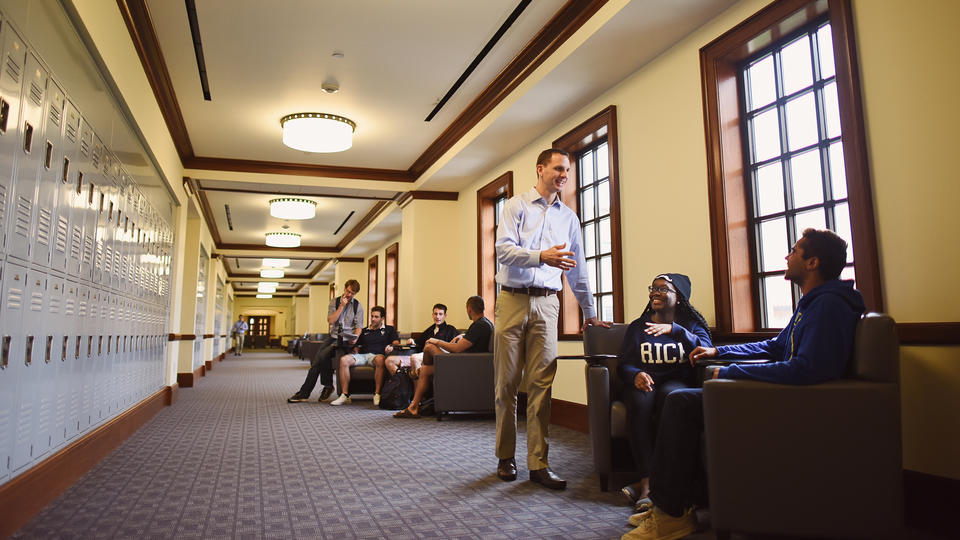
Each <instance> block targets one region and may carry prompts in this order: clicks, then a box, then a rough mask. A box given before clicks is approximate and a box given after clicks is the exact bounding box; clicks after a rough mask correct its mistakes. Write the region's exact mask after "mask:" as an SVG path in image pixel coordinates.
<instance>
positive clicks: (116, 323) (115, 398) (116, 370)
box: [105, 292, 125, 417]
mask: <svg viewBox="0 0 960 540" xmlns="http://www.w3.org/2000/svg"><path fill="white" fill-rule="evenodd" d="M109 295H110V323H109V324H108V325H107V327H106V328H105V331H106V333H107V359H108V365H109V366H110V380H111V382H110V386H109V387H108V388H107V392H108V394H109V396H110V403H109V411H110V416H111V417H113V416H115V415H116V414H117V412H118V411H122V410H123V409H125V407H123V406H122V404H121V401H122V395H123V391H124V388H123V385H122V380H123V370H124V369H125V366H124V358H123V355H122V354H120V351H118V350H117V348H116V346H115V343H114V342H116V343H119V342H120V335H119V334H120V332H119V330H118V329H119V327H120V318H119V317H120V315H121V310H120V306H121V305H122V298H121V297H120V295H118V294H117V293H114V292H110V293H109Z"/></svg>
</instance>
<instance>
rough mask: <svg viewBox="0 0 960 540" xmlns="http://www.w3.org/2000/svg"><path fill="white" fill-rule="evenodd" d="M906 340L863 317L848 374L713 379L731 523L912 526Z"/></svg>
mask: <svg viewBox="0 0 960 540" xmlns="http://www.w3.org/2000/svg"><path fill="white" fill-rule="evenodd" d="M899 373H900V368H899V344H898V341H897V335H896V327H895V325H894V322H893V319H891V318H890V317H888V316H886V315H881V314H876V313H871V314H868V315H866V316H864V318H862V319H861V320H860V322H859V323H858V325H857V333H856V338H855V343H854V357H853V362H852V363H851V369H850V373H849V376H848V378H846V379H842V380H838V381H831V382H828V383H823V384H817V385H812V386H785V385H775V384H767V383H760V382H755V381H731V380H716V381H707V382H705V383H704V385H703V397H704V414H705V418H704V422H705V431H706V455H707V471H708V478H709V493H710V514H711V521H712V524H713V528H714V529H715V530H716V531H718V537H721V538H722V537H726V536H727V535H728V533H729V532H730V531H737V532H743V533H753V534H761V535H763V534H790V535H798V536H804V537H832V538H833V537H868V538H880V537H897V535H898V532H899V531H900V530H901V528H902V525H903V494H902V478H903V471H902V463H901V446H900V388H899Z"/></svg>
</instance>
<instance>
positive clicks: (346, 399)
mask: <svg viewBox="0 0 960 540" xmlns="http://www.w3.org/2000/svg"><path fill="white" fill-rule="evenodd" d="M330 404H331V405H349V404H350V396H348V395H346V394H340V397H338V398H337V399H335V400H333V401H331V402H330Z"/></svg>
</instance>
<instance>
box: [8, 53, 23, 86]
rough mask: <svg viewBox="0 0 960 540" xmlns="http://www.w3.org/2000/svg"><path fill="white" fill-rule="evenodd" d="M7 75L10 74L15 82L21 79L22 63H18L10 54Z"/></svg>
mask: <svg viewBox="0 0 960 540" xmlns="http://www.w3.org/2000/svg"><path fill="white" fill-rule="evenodd" d="M7 75H10V77H11V78H13V80H14V82H17V81H19V80H20V64H17V62H16V60H14V59H13V58H10V56H9V55H8V56H7Z"/></svg>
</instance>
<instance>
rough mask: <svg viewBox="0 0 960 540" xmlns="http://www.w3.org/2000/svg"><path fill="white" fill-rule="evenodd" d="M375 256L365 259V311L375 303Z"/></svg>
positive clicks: (368, 311) (369, 310) (369, 309)
mask: <svg viewBox="0 0 960 540" xmlns="http://www.w3.org/2000/svg"><path fill="white" fill-rule="evenodd" d="M377 258H378V257H377V256H376V255H374V256H373V257H370V260H369V261H367V291H368V292H367V313H371V312H372V311H373V308H374V306H376V305H377Z"/></svg>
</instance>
